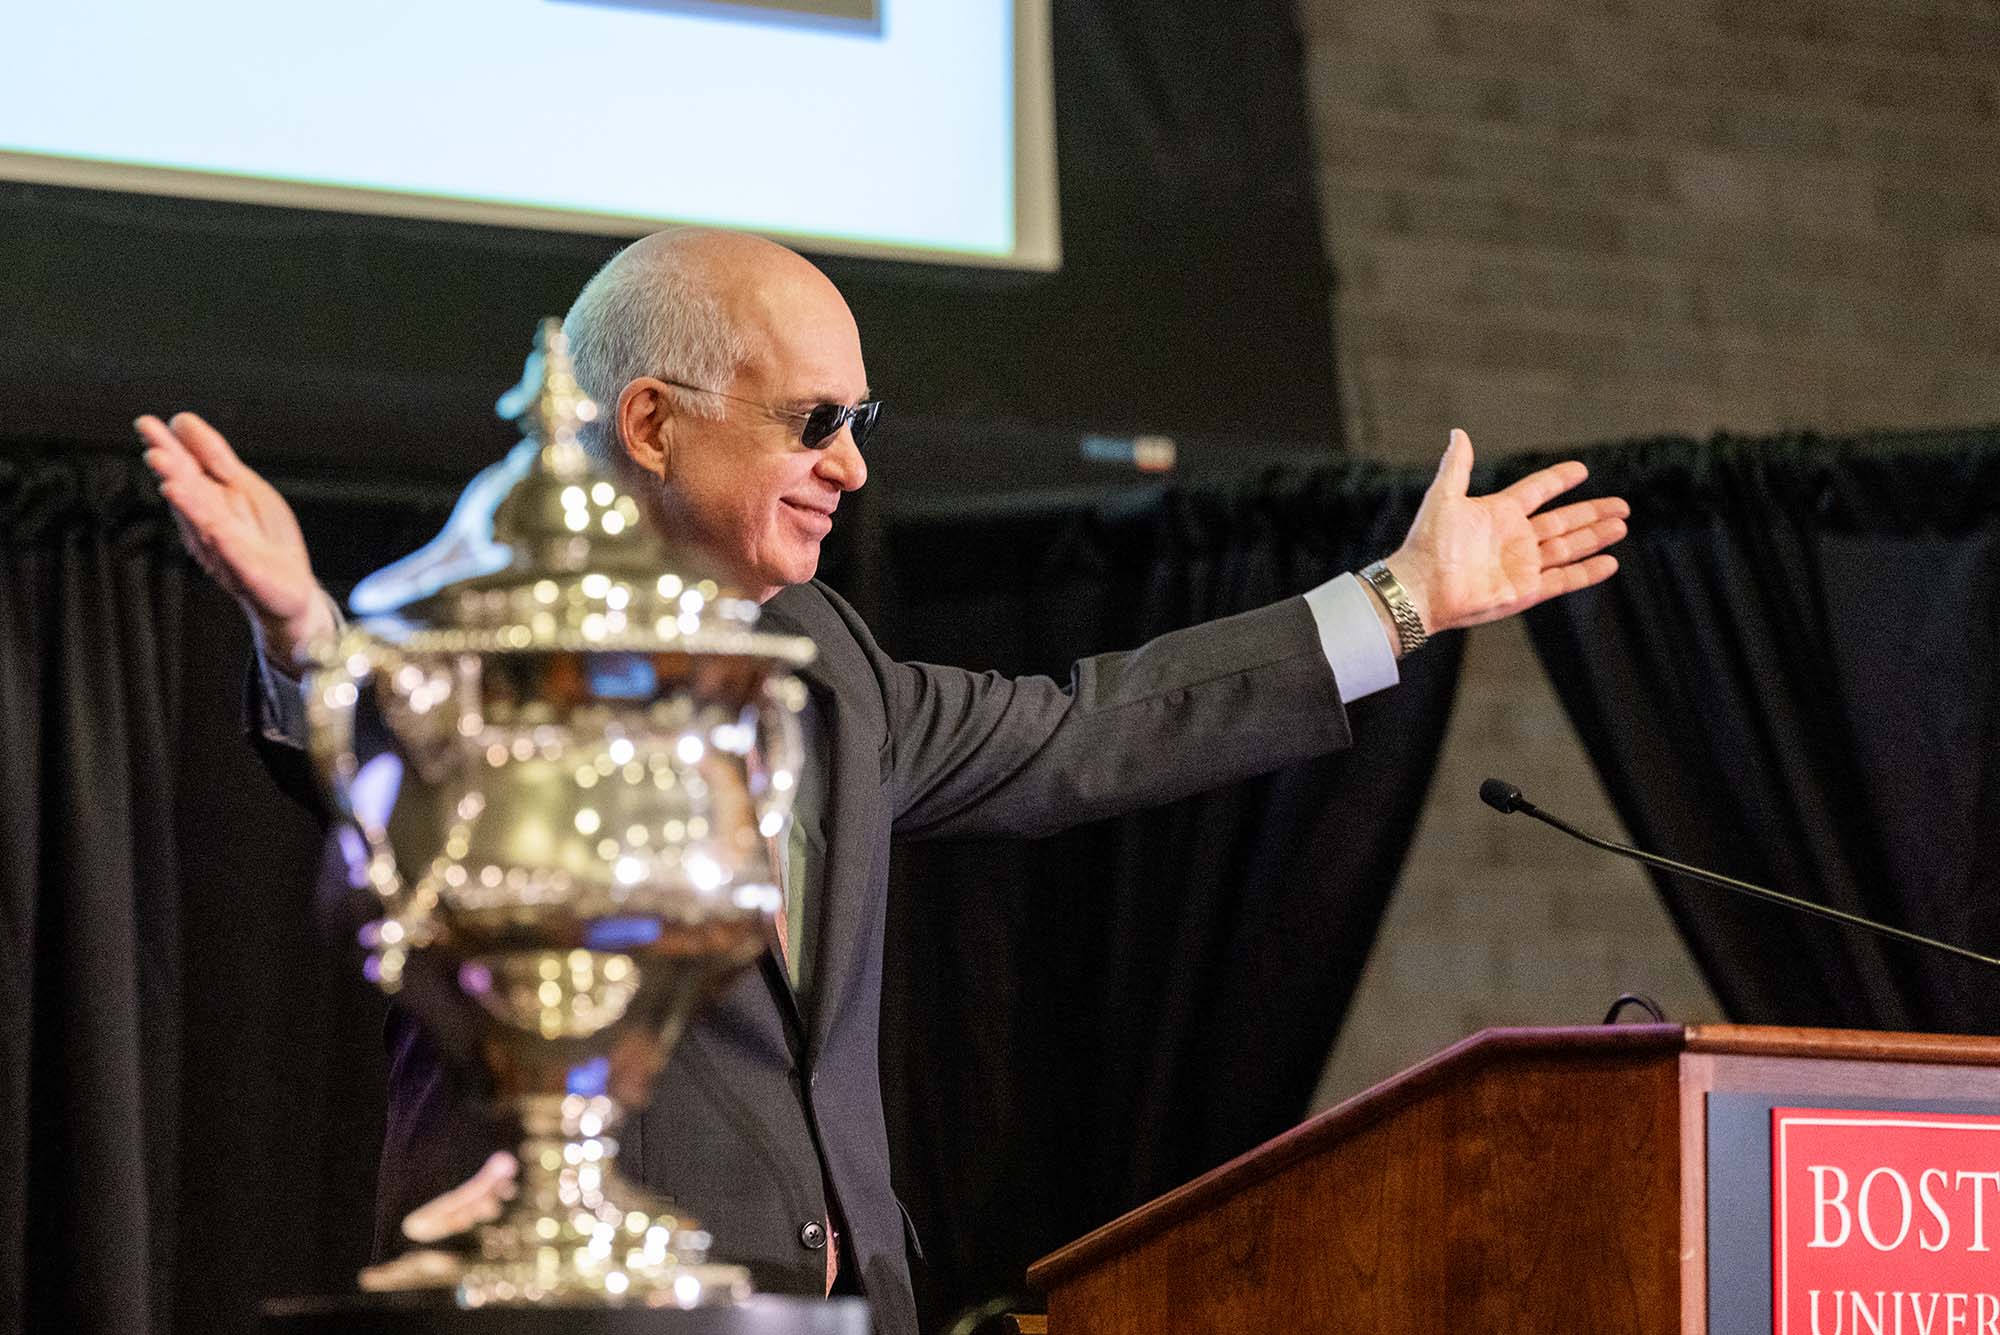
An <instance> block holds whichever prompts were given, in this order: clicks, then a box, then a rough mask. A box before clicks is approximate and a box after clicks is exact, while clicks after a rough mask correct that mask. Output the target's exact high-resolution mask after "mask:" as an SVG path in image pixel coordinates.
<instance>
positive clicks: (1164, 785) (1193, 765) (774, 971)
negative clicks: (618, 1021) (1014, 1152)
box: [377, 582, 1348, 1335]
mask: <svg viewBox="0 0 2000 1335" xmlns="http://www.w3.org/2000/svg"><path fill="white" fill-rule="evenodd" d="M764 611H765V622H764V624H765V625H766V626H768V627H769V628H772V629H778V630H785V631H792V632H796V633H800V634H805V635H809V636H811V637H812V639H813V641H814V642H815V643H816V644H817V645H818V646H819V658H818V661H817V662H815V663H814V664H813V666H812V667H810V668H809V669H807V670H806V671H805V672H804V673H803V674H802V675H803V676H804V677H805V680H806V683H807V685H808V687H809V688H810V689H811V690H812V692H813V693H814V697H815V702H816V704H817V705H818V708H819V713H820V717H821V720H822V722H823V725H824V731H825V734H826V737H825V744H826V746H827V747H828V748H829V751H830V758H829V759H830V765H829V769H830V778H831V782H830V790H829V794H828V799H827V810H826V812H825V813H824V817H823V823H824V827H825V830H826V834H827V854H826V856H827V859H828V865H827V867H826V869H825V873H824V908H823V912H822V918H821V925H820V929H819V930H820V936H819V938H818V939H817V942H816V947H817V948H816V949H815V951H814V956H815V959H816V965H815V973H814V977H813V979H812V986H811V987H810V988H808V989H807V990H806V992H807V996H808V997H809V998H810V1001H811V1004H810V1006H809V1008H806V1009H804V1010H802V1009H801V1007H800V1005H799V1004H798V1002H797V1000H796V999H795V997H794V995H793V993H792V990H791V988H790V986H789V984H788V982H787V981H786V979H785V976H784V973H783V970H782V968H781V967H780V966H779V965H778V963H777V960H776V957H775V955H767V957H766V959H765V961H764V963H763V965H762V966H761V967H760V968H759V969H755V970H750V971H746V973H745V974H744V975H743V976H741V977H740V978H738V980H737V981H736V982H735V983H734V984H733V985H732V986H731V987H730V988H729V989H728V990H726V991H725V992H724V993H723V994H722V995H721V996H720V997H719V998H718V999H717V1000H716V1001H714V1002H713V1003H711V1004H710V1005H709V1006H708V1008H707V1009H706V1010H705V1011H704V1012H703V1013H702V1014H701V1015H700V1016H699V1017H698V1018H697V1019H696V1021H695V1022H694V1024H693V1025H692V1026H691V1027H690V1029H689V1032H688V1034H687V1036H686V1037H685V1038H684V1039H683V1041H682V1042H681V1044H680V1046H679V1048H678V1049H677V1050H676V1051H675V1053H674V1055H673V1058H672V1060H671V1061H670V1062H669V1063H668V1066H667V1068H666V1070H665V1071H664V1072H663V1073H662V1075H661V1077H660V1080H659V1083H658V1086H657V1087H656V1090H655V1093H654V1097H653V1101H652V1103H651V1105H650V1106H649V1107H648V1108H647V1109H646V1111H645V1112H644V1114H643V1115H642V1116H641V1117H640V1118H638V1119H637V1120H636V1122H635V1123H633V1124H631V1125H629V1126H628V1127H627V1131H626V1135H625V1138H624V1145H623V1148H622V1151H621V1154H620V1161H621V1166H622V1167H623V1168H624V1169H625V1170H626V1171H627V1172H628V1173H630V1174H633V1175H635V1176H637V1177H638V1178H639V1179H640V1180H641V1181H643V1182H644V1183H646V1184H647V1185H648V1186H650V1187H652V1188H654V1189H656V1190H659V1191H663V1192H666V1193H669V1194H670V1195H672V1196H673V1197H674V1198H675V1199H676V1200H678V1201H680V1202H681V1203H682V1204H683V1205H685V1206H686V1207H687V1208H688V1209H689V1210H690V1211H691V1212H692V1213H693V1214H694V1215H695V1216H696V1217H697V1218H699V1219H700V1220H701V1221H702V1223H703V1224H704V1225H705V1226H706V1227H707V1228H708V1229H709V1230H710V1231H711V1232H712V1233H713V1234H714V1236H715V1246H714V1255H715V1256H716V1257H717V1258H718V1259H725V1260H729V1261H732V1262H738V1263H741V1264H744V1265H747V1266H749V1267H750V1269H751V1271H752V1274H753V1276H754V1278H755V1281H756V1283H757V1285H758V1286H759V1287H760V1288H761V1289H764V1290H766V1291H772V1292H791V1293H818V1292H820V1291H821V1288H822V1287H823V1279H824V1273H825V1254H824V1252H823V1251H821V1250H819V1248H818V1247H816V1246H814V1245H812V1244H813V1241H814V1237H815V1234H814V1231H813V1230H809V1229H807V1228H806V1227H805V1226H806V1225H807V1224H809V1223H815V1222H817V1221H820V1220H824V1219H827V1218H829V1217H837V1218H838V1219H840V1220H841V1222H842V1224H843V1230H844V1231H843V1235H842V1238H841V1247H842V1266H843V1269H844V1270H845V1269H846V1268H848V1267H853V1272H852V1273H854V1274H856V1275H857V1276H858V1277H859V1279H860V1282H861V1284H862V1286H863V1287H864V1288H865V1290H866V1292H867V1294H868V1297H869V1299H870V1300H871V1302H872V1304H873V1307H874V1313H875V1323H876V1329H877V1330H878V1331H881V1332H883V1335H914V1332H915V1331H916V1309H915V1303H914V1300H913V1298H912V1294H911V1285H910V1267H909V1262H910V1255H911V1254H912V1253H914V1252H917V1251H918V1244H917V1239H916V1234H915V1230H914V1229H913V1228H912V1227H911V1225H910V1222H909V1218H908V1215H907V1214H906V1213H905V1212H904V1210H903V1209H902V1206H901V1204H900V1203H899V1202H898V1201H897V1199H896V1195H895V1192H894V1190H893V1188H892V1187H891V1184H890V1180H889V1141H888V1133H887V1129H886V1123H885V1120H884V1117H883V1109H882V1085H881V1077H880V1069H879V1058H878V1042H877V1040H878V1030H879V1027H880V1014H881V989H882V952H883V930H884V921H885V913H886V900H887V885H888V870H889V844H890V839H891V837H892V836H903V837H927V836H958V835H1040V834H1047V833H1052V832H1054V831H1057V830H1060V829H1063V828H1065V827H1067V826H1070V825H1074V824H1078V823H1081V822H1084V821H1090V820H1096V819H1100V818H1103V817H1107V816H1113V815H1117V814H1119V813H1122V812H1126V811H1130V810H1133V809H1135V808H1139V807H1144V806H1149V805H1153V804H1157V803H1161V802H1167V801H1171V800H1173V799H1176V798H1179V797H1182V796H1185V795H1187V794H1189V793H1192V792H1196V791H1199V790H1202V789H1205V788H1211V787H1215V786H1218V785H1221V784H1226V783H1230V782H1233V781H1235V780H1238V779H1242V778H1246V777H1249V776H1251V775H1254V774H1258V773H1261V772H1264V771H1266V770H1270V769H1273V768H1276V767H1278V766H1280V765H1284V764H1287V763H1289V762H1291V761H1294V760H1298V759H1302V758H1305V757H1308V756H1312V755H1317V754H1321V753H1323V752H1326V751H1330V750H1333V749H1335V748H1337V747H1340V746H1343V745H1345V744H1346V742H1347V740H1348V732H1347V721H1346V715H1345V713H1344V711H1343V710H1342V708H1341V703H1340V695H1339V691H1338V688H1337V687H1336V685H1335V682H1334V679H1333V674H1332V672H1331V671H1330V670H1329V669H1328V667H1327V664H1326V660H1325V657H1324V655H1323V652H1322V650H1321V648H1320V644H1319V638H1318V631H1317V629H1316V627H1315V625H1314V622H1313V619H1312V615H1311V613H1310V612H1309V611H1308V610H1307V608H1306V605H1305V603H1304V601H1303V600H1302V599H1298V598H1292V599H1288V600H1286V601H1284V602H1281V603H1277V604H1274V605H1273V606H1271V607H1268V608H1264V609H1261V610H1259V611H1255V612H1250V613H1246V614H1243V615H1241V616H1236V617H1230V618H1227V619H1225V620H1221V621H1215V622H1210V623H1207V624H1205V625H1201V626H1196V627H1192V628H1190V629H1187V630H1182V631H1176V632H1174V633H1172V634H1169V635H1165V636H1162V637H1161V638H1159V639H1157V640H1154V641H1152V642H1151V643H1149V644H1147V645H1144V646H1142V647H1141V648H1139V649H1136V650H1133V651H1131V652H1129V653H1119V654H1105V655H1101V656H1098V657H1095V658H1089V659H1085V660H1083V661H1081V662H1079V663H1077V664H1076V665H1075V667H1074V668H1073V670H1072V675H1071V679H1070V681H1069V682H1068V683H1067V684H1066V685H1065V684H1058V683H1057V682H1055V681H1053V680H1051V679H1049V678H1045V677H1026V678H1007V677H1002V676H999V675H997V674H993V673H986V674H978V673H972V672H966V671H962V670H960V669H956V668H946V667H936V666H929V665H924V664H914V663H899V662H896V661H894V660H892V659H890V658H889V657H887V656H886V655H885V654H884V653H883V652H882V651H881V649H880V648H879V647H877V645H876V644H875V641H874V639H873V637H871V636H870V635H869V633H868V630H867V627H865V626H864V625H862V623H861V620H860V618H859V617H858V616H857V615H856V614H855V612H854V610H853V609H852V608H850V607H849V606H848V605H847V604H846V603H845V602H844V601H842V600H841V599H840V597H839V596H838V595H836V594H835V593H833V592H832V591H831V590H830V589H828V588H826V587H825V586H824V585H821V584H819V583H817V582H815V583H812V584H807V585H800V586H797V587H795V588H791V589H787V590H785V591H784V592H783V593H780V594H779V595H778V596H777V597H775V598H773V599H772V600H771V601H770V602H769V603H768V604H766V606H765V609H764ZM391 1031H392V1032H391V1048H392V1059H391V1072H390V1084H391V1093H390V1112H389V1128H388V1136H387V1141H386V1143H385V1146H384V1152H383V1160H382V1175H381V1186H380V1191H379V1193H378V1212H377V1239H378V1246H379V1245H381V1244H383V1243H386V1242H388V1241H389V1240H391V1239H393V1238H395V1237H396V1236H397V1233H396V1224H397V1221H399V1220H400V1219H401V1218H402V1216H403V1215H404V1214H405V1213H407V1212H408V1211H409V1210H410V1209H411V1208H413V1207H415V1206H416V1205H418V1204H420V1203H421V1202H423V1201H424V1200H427V1199H429V1198H430V1197H432V1196H434V1195H436V1194H437V1193H439V1192H441V1191H443V1190H445V1189H446V1188H448V1187H450V1186H452V1185H455V1184H456V1183H457V1182H459V1181H462V1180H463V1179H464V1178H465V1177H467V1176H469V1175H470V1174H471V1172H472V1171H473V1170H474V1169H475V1168H476V1167H477V1166H478V1164H479V1163H480V1161H481V1160H482V1159H483V1158H484V1157H485V1155H486V1154H487V1153H488V1152H489V1151H490V1150H491V1149H492V1148H493V1147H494V1146H495V1145H496V1144H498V1143H499V1139H498V1134H497V1131H496V1130H495V1128H493V1127H491V1126H490V1125H488V1124H487V1123H486V1121H485V1119H484V1117H483V1115H482V1113H481V1112H480V1111H479V1105H478V1102H477V1100H476V1098H474V1097H473V1096H472V1093H471V1091H470V1090H469V1089H467V1088H465V1087H463V1086H462V1085H461V1083H460V1077H459V1076H458V1075H456V1074H455V1073H454V1069H453V1068H452V1067H451V1066H450V1065H448V1064H446V1063H443V1062H440V1061H439V1060H438V1057H437V1053H436V1049H435V1047H434V1046H433V1043H432V1041H431V1040H430V1039H429V1038H428V1037H427V1036H426V1035H425V1034H424V1033H422V1032H421V1031H420V1030H418V1029H417V1028H416V1027H415V1026H414V1025H413V1024H412V1023H410V1022H409V1021H408V1020H407V1018H404V1017H401V1016H400V1015H399V1016H398V1017H397V1018H395V1019H393V1020H392V1022H391ZM829 1191H830V1193H831V1196H832V1198H833V1199H832V1201H829V1199H828V1196H829ZM822 1245H823V1244H822Z"/></svg>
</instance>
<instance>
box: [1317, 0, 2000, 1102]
mask: <svg viewBox="0 0 2000 1335" xmlns="http://www.w3.org/2000/svg"><path fill="white" fill-rule="evenodd" d="M1299 15H1300V24H1301V29H1302V32H1303V34H1304V37H1305V40H1306V43H1307V78H1308V90H1309V96H1310V99H1311V103H1312V112H1313V118H1314V134H1315V138H1316V143H1317V148H1318V155H1319V188H1320V196H1321V199H1322V200H1323V203H1324V218H1325V231H1326V238H1327V244H1328V248H1329V250H1330V252H1331V255H1332V258H1333V261H1334V264H1335V268H1336V272H1337V274H1338V277H1339V281H1340V290H1339V303H1338V314H1337V319H1338V324H1337V328H1336V335H1337V339H1338V347H1339V353H1338V355H1339V357H1340V362H1341V365H1340V371H1341V388H1342V392H1343V394H1344V396H1345V404H1346V410H1347V415H1348V420H1347V427H1348V435H1349V440H1350V441H1351V443H1352V445H1353V447H1354V448H1355V450H1356V451H1357V452H1359V453H1363V454H1373V455H1377V456H1380V457H1385V458H1393V459H1404V460H1417V459H1428V458H1430V457H1432V456H1434V455H1435V453H1436V452H1437V450H1439V449H1441V448H1442V447H1443V442H1444V437H1445V433H1446V431H1447V430H1448V429H1449V428H1450V427H1452V426H1454V425H1456V426H1463V427H1465V428H1466V429H1467V430H1469V431H1470V432H1471V433H1472V438H1473V440H1474V442H1475V444H1476V445H1477V446H1478V447H1479V448H1480V450H1481V452H1482V454H1483V455H1487V456H1490V455H1493V454H1497V453H1502V452H1505V451H1508V450H1513V449H1519V448H1524V447H1543V446H1550V445H1561V444H1587V443H1591V442H1596V441H1602V440H1610V439H1617V438H1621V437H1627V436H1634V435H1649V434H1654V433H1659V432H1666V431H1682V432H1689V433H1692V434H1696V435H1706V434H1707V433H1709V432H1710V431H1713V430H1716V429H1718V428H1727V429H1729V430H1732V431H1736V432H1749V433H1755V432H1767V431H1776V430H1780V429H1784V428H1789V427H1812V428H1817V429H1822V430H1830V431H1843V430H1850V429H1857V428H1868V427H1893V426H1922V425H1966V424H1973V423H1984V422H1993V421H2000V0H1878V2H1876V3H1866V2H1852V0H1850V2H1847V3H1827V2H1822V0H1647V2H1646V3H1643V4H1642V3H1639V0H1512V2H1510V3H1501V2H1500V0H1339V2H1338V3H1336V2H1335V0H1299ZM1637 522H1643V516H1640V517H1638V521H1637ZM1468 647H1469V651H1470V652H1469V654H1468V660H1467V671H1466V678H1465V682H1464V690H1463V694H1462V696H1461V699H1460V705H1459V711H1458V715H1457V717H1456V720H1455V722H1454V726H1453V728H1452V732H1451V736H1450V739H1449V741H1448V743H1447V751H1446V755H1445V758H1444V762H1443V765H1442V767H1441V770H1440V773H1439V777H1438V782H1437V786H1436V789H1435V790H1434V792H1433V794H1432V798H1431V802H1430V806H1429V809H1428V811H1427V813H1426V816H1425V819H1424V822H1423V826H1422V828H1421V830H1420V831H1419V835H1418V842H1417V845H1416V848H1415V850H1414V853H1413V856H1412V858H1411V861H1410V864H1409V866H1408V869H1407V871H1406V872H1405V875H1404V878H1403V884H1402V885H1401V887H1400V888H1399V890H1398V893H1397V896H1396V899H1395V902H1394V904H1393V906H1392V907H1391V910H1390V914H1389V917H1388V920H1387V922H1386V923H1385V924H1384V932H1383V936H1382V939H1381V941H1380V943H1379V944H1378V946H1377V948H1376V951H1375V954H1374V957H1373V958H1372V959H1371V961H1370V964H1369V968H1368V972H1367V974H1366V976H1365V978H1364V980H1363V985H1362V989H1361V992H1360V994H1359V996H1358V997H1357V999H1356V1004H1355V1007H1354V1010H1353V1013H1352V1014H1351V1016H1350V1017H1349V1022H1348V1025H1347V1027H1346V1031H1345V1033H1344V1034H1343V1036H1342V1038H1341V1041H1340V1043H1339V1044H1338V1045H1337V1047H1336V1050H1335V1052H1334V1055H1333V1058H1332V1061H1331V1062H1330V1064H1329V1067H1328V1071H1327V1075H1326V1078H1325V1080H1324V1082H1323V1084H1322V1088H1321V1098H1322V1101H1329V1100H1332V1099H1335V1098H1338V1097H1341V1096H1344V1095H1346V1094H1348V1093H1352V1092H1354V1091H1355V1090H1357V1089H1359V1088H1362V1087H1364V1086H1365V1085H1367V1084H1369V1083H1371V1082H1372V1081H1374V1080H1376V1079H1379V1078H1381V1077H1383V1076H1385V1075H1387V1074H1390V1073H1391V1072H1393V1071H1395V1070H1396V1069H1398V1068H1400V1067H1401V1066H1404V1065H1406V1064H1408V1063H1409V1062H1411V1061H1413V1060H1415V1059H1417V1058H1418V1057H1420V1056H1422V1055H1424V1054H1425V1053H1427V1052H1429V1051H1431V1050H1433V1049H1435V1048H1436V1047H1438V1046H1440V1045H1442V1044H1443V1043H1446V1042H1448V1041H1450V1040H1452V1039H1455V1038H1458V1037H1460V1036H1462V1035H1463V1034H1466V1033H1469V1032H1471V1031H1472V1030H1474V1029H1477V1028H1479V1027H1481V1026H1484V1025H1489V1024H1512V1023H1557V1022H1577V1021H1594V1020H1595V1019H1596V1018H1597V1017H1598V1015H1599V1014H1600V1013H1601V1012H1602V1010H1603V1007H1604V1005H1605V1004H1606V1003H1608V1001H1609V1000H1610V998H1611V997H1612V996H1614V995H1616V993H1617V992H1619V991H1620V990H1623V989H1625V988H1638V989H1640V990H1645V991H1650V992H1653V993H1655V994H1656V995H1657V996H1659V998H1660V999H1661V1000H1662V1001H1663V1002H1666V1003H1667V1004H1668V1006H1669V1008H1670V1010H1671V1011H1672V1012H1673V1014H1674V1015H1675V1017H1676V1018H1708V1017H1713V1016H1715V1015H1716V1008H1715V1003H1714V1000H1713V998H1712V997H1711V996H1710V994H1709V993H1708V991H1707V989H1706V988H1705V987H1704V985H1703V984H1702V982H1701V979H1700V978H1699V976H1698V974H1697V973H1696V972H1695V970H1694V968H1693V966H1692V964H1691V962H1690V961H1689V960H1688V958H1687V955H1686V952H1685V948H1684V947H1683V945H1682V943H1681V942H1680V940H1679V938H1678V936H1677V934H1676V933H1675V932H1674V930H1673V928H1672V926H1671V924H1670V923H1668V922H1667V920H1666V918H1665V915H1664V913H1663V912H1662V911H1661V910H1660V909H1659V907H1658V906H1657V904H1656V902H1655V901H1654V899H1653V897H1652V894H1651V891H1650V889H1649V887H1648V886H1647V884H1646V882H1645V881H1644V879H1643V877H1641V876H1640V874H1639V873H1638V872H1636V871H1628V870H1627V869H1625V868H1624V867H1622V866H1620V865H1618V864H1616V863H1611V862H1608V861H1606V860H1603V859H1601V858H1599V857H1597V856H1595V855H1592V854H1589V853H1587V852H1585V851H1583V850H1576V851H1574V852H1573V851H1572V850H1571V849H1570V848H1568V847H1566V846H1564V845H1563V844H1562V843H1560V842H1559V841H1558V839H1557V836H1555V835H1554V833H1553V832H1552V831H1548V830H1545V829H1543V828H1541V827H1539V826H1535V825H1533V824H1532V823H1530V822H1526V821H1523V820H1520V819H1518V818H1516V819H1514V820H1503V819H1502V818H1501V817H1499V816H1497V815H1495V814H1494V813H1491V812H1489V811H1487V810H1486V808H1484V807H1482V806H1480V805H1479V804H1478V802H1477V799H1476V797H1475V796H1474V794H1475V792H1476V789H1477V786H1478V782H1479V780H1480V779H1481V778H1483V777H1485V776H1486V775H1487V774H1488V773H1499V774H1504V775H1506V776H1507V777H1509V778H1512V779H1514V780H1515V781H1516V782H1518V783H1520V784H1521V785H1522V786H1523V787H1524V788H1526V789H1527V790H1528V791H1529V792H1530V793H1531V795H1533V796H1535V797H1536V798H1537V800H1538V801H1543V802H1544V805H1548V806H1550V807H1552V808H1559V809H1561V810H1563V811H1565V812H1567V813H1570V814H1573V815H1574V816H1575V817H1576V818H1577V819H1578V820H1579V821H1581V822H1582V823H1584V824H1586V825H1588V826H1592V827H1596V828H1600V829H1603V830H1605V831H1607V832H1612V833H1616V832H1618V827H1617V822H1616V821H1615V820H1614V819H1613V817H1612V816H1611V814H1610V810H1609V805H1608V803H1607V802H1606V801H1605V799H1604V797H1603V795H1602V792H1601V790H1600V788H1599V787H1598V784H1597V781H1596V779H1595V776H1594V774H1593V772H1592V770H1591V768H1590V765H1589V762H1588V760H1587V759H1586V758H1585V757H1584V756H1583V754H1582V751H1581V749H1580V748H1579V747H1578V745H1577V743H1576V740H1575V737H1574V735H1573V733H1572V732H1571V731H1570V729H1569V727H1568V725H1567V723H1566V721H1565V720H1564V719H1563V717H1562V714H1561V711H1560V709H1559V708H1558V707H1557V705H1556V704H1555V701H1554V698H1553V695H1552V694H1551V693H1550V692H1549V691H1548V689H1547V687H1546V686H1545V685H1543V684H1542V683H1541V674H1540V670H1539V668H1538V667H1537V666H1536V664H1535V662H1534V659H1533V656H1532V654H1531V653H1530V651H1529V649H1528V647H1527V641H1526V637H1525V635H1524V634H1523V633H1522V632H1521V631H1520V629H1519V628H1518V627H1517V626H1502V627H1492V628H1486V629H1483V630H1480V631H1477V632H1475V633H1474V634H1473V637H1472V641H1471V644H1470V645H1469V646H1468ZM1669 851H1670V850H1669Z"/></svg>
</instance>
